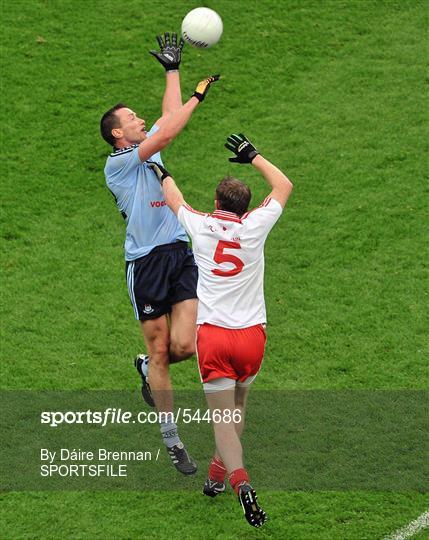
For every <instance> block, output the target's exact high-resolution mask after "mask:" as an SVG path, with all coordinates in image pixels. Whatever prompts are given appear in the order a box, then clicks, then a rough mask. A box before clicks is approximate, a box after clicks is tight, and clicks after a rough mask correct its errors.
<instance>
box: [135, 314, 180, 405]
mask: <svg viewBox="0 0 429 540" xmlns="http://www.w3.org/2000/svg"><path fill="white" fill-rule="evenodd" d="M141 328H142V332H143V337H144V340H145V343H146V350H147V354H148V356H149V357H150V362H149V363H148V372H147V374H148V379H149V380H150V386H151V390H152V396H153V399H154V401H155V405H156V408H157V410H158V411H159V412H161V411H167V412H168V411H172V410H173V388H172V385H171V379H170V373H169V352H168V351H169V348H170V331H169V327H168V320H167V316H166V315H163V316H162V317H158V318H157V319H149V320H145V321H141Z"/></svg>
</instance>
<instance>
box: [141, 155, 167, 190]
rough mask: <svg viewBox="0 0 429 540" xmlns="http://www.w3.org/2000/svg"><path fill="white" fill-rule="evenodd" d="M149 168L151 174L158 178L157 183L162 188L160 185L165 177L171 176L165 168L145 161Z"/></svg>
mask: <svg viewBox="0 0 429 540" xmlns="http://www.w3.org/2000/svg"><path fill="white" fill-rule="evenodd" d="M146 163H147V164H148V165H149V167H150V168H151V169H152V170H153V172H154V173H155V174H156V176H157V177H158V181H159V183H160V184H161V186H162V183H163V182H164V180H165V179H166V178H167V176H171V174H170V173H169V172H168V171H167V169H166V168H165V167H163V166H162V165H160V164H159V163H155V162H154V161H147V162H146Z"/></svg>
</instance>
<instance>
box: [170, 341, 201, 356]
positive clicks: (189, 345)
mask: <svg viewBox="0 0 429 540" xmlns="http://www.w3.org/2000/svg"><path fill="white" fill-rule="evenodd" d="M170 352H171V354H172V355H173V356H175V357H176V358H180V359H183V360H184V359H185V358H189V357H191V356H192V355H193V354H195V342H193V341H173V342H172V343H171V347H170Z"/></svg>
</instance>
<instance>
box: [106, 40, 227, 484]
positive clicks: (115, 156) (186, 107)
mask: <svg viewBox="0 0 429 540" xmlns="http://www.w3.org/2000/svg"><path fill="white" fill-rule="evenodd" d="M157 40H158V44H159V47H160V51H159V52H158V51H150V53H151V54H152V55H153V56H154V57H155V58H156V59H157V60H158V61H159V62H160V64H162V66H163V67H164V68H165V70H166V87H165V92H164V96H163V100H162V116H161V118H159V120H157V121H156V122H155V125H154V126H153V127H152V129H151V130H150V131H149V132H147V131H146V123H145V121H144V120H143V119H142V118H139V117H138V116H137V114H136V113H135V112H134V111H133V110H132V109H130V108H129V107H128V106H127V105H125V104H124V103H118V104H117V105H115V106H114V107H112V108H111V109H109V110H108V111H107V112H106V113H105V114H104V115H103V117H102V119H101V122H100V131H101V135H102V137H103V138H104V140H105V141H106V142H107V143H108V144H110V145H111V146H113V151H112V153H111V154H110V156H109V157H108V158H107V162H106V167H105V169H104V172H105V176H106V183H107V186H108V188H109V190H110V191H111V192H112V194H113V196H114V197H115V201H116V204H117V206H118V209H119V210H120V212H121V213H122V216H123V218H124V219H125V223H126V238H125V261H126V263H125V265H126V279H127V286H128V292H129V296H130V299H131V304H132V306H133V309H134V314H135V317H136V319H138V320H140V324H141V328H142V331H143V336H144V339H145V343H146V348H147V353H148V354H147V356H146V355H140V356H139V357H137V358H136V359H135V366H136V368H137V371H138V372H139V375H140V376H141V379H142V395H143V398H144V399H145V401H146V402H147V403H149V404H150V405H152V406H153V405H155V406H156V408H157V410H158V411H159V412H162V413H170V414H165V415H163V418H162V419H161V420H160V425H161V433H162V436H163V440H164V442H165V444H166V447H167V451H168V453H169V455H170V457H171V460H172V462H173V464H174V466H175V467H176V468H177V469H178V470H179V471H180V472H181V473H183V474H186V475H188V474H194V473H195V472H196V470H197V467H196V464H195V462H194V460H193V459H192V458H191V457H190V456H189V454H188V452H187V450H186V448H185V447H184V445H183V443H182V441H181V440H180V438H179V435H178V432H177V426H176V424H175V423H174V417H173V390H172V384H171V379H170V375H169V364H170V363H173V362H179V361H181V360H185V359H186V358H189V357H190V356H192V355H193V354H194V353H195V330H196V324H195V321H196V311H197V294H196V286H197V279H198V272H197V267H196V264H195V261H194V258H193V254H192V251H191V249H190V248H189V247H188V236H187V234H186V232H185V230H184V229H183V227H182V226H181V225H180V224H179V222H178V220H177V218H176V216H175V215H174V213H173V212H172V211H171V210H170V209H169V208H168V206H167V205H166V203H165V200H164V196H163V193H162V189H161V186H160V185H159V182H158V179H157V176H156V175H155V173H154V172H153V171H152V170H151V169H150V168H149V166H148V162H151V161H152V162H156V163H160V164H161V165H162V160H161V155H160V151H161V150H162V149H163V148H164V147H165V146H167V145H168V144H169V143H170V142H171V141H172V140H173V139H174V138H175V137H176V136H177V135H178V134H179V133H180V132H181V131H182V129H183V128H184V127H185V125H186V124H187V123H188V121H189V120H190V118H191V115H192V113H193V111H194V110H195V109H196V108H197V106H198V105H199V104H200V103H201V102H202V101H203V100H204V98H205V96H206V94H207V92H208V90H209V88H210V85H211V84H212V83H213V82H215V81H217V80H218V79H219V76H218V75H214V76H212V77H208V78H207V79H204V80H203V81H201V82H200V83H198V85H197V87H196V89H195V92H194V93H193V94H192V96H191V98H190V99H189V100H188V101H187V102H186V103H185V104H182V97H181V90H180V78H179V65H180V62H181V55H182V49H183V40H182V39H181V40H180V42H179V43H177V35H176V34H172V36H171V39H170V35H169V34H168V33H166V34H164V38H162V37H161V36H157ZM149 380H150V387H149V384H148V381H149Z"/></svg>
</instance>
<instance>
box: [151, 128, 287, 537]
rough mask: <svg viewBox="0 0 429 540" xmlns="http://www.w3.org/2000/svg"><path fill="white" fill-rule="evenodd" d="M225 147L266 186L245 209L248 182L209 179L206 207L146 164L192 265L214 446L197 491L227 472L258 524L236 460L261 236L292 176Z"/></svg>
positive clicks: (254, 361) (233, 142)
mask: <svg viewBox="0 0 429 540" xmlns="http://www.w3.org/2000/svg"><path fill="white" fill-rule="evenodd" d="M225 146H226V147H227V148H228V149H229V150H231V151H232V152H233V153H234V154H235V157H232V158H230V161H231V162H236V163H251V164H252V165H253V167H254V168H255V169H257V170H258V171H259V172H260V173H261V174H262V176H263V177H264V178H265V180H266V181H267V182H268V184H269V185H270V187H271V193H270V194H269V195H268V197H267V198H266V199H265V200H264V201H263V202H262V204H261V205H260V206H259V207H257V208H255V209H253V210H251V211H248V206H249V203H250V198H251V192H250V189H249V187H248V186H247V185H245V184H243V183H242V182H240V181H239V180H237V179H235V178H232V177H227V178H224V179H223V180H222V181H221V182H220V184H219V185H218V186H217V188H216V200H215V208H216V209H215V211H214V212H213V213H211V214H209V213H204V212H199V211H197V210H194V209H193V208H191V207H190V206H189V205H188V204H187V203H186V202H185V200H184V198H183V195H182V193H181V192H180V190H179V189H178V187H177V186H176V184H175V182H174V180H173V178H171V176H170V174H169V173H168V171H166V169H165V168H164V167H163V166H162V165H160V164H157V163H153V164H152V165H150V166H151V167H152V168H153V170H154V171H155V172H156V174H157V176H158V178H159V180H160V182H161V184H162V187H163V192H164V197H165V200H166V202H167V204H168V206H169V207H170V208H171V209H172V210H173V212H175V213H176V214H177V216H178V219H179V222H180V223H181V224H182V225H183V227H184V228H185V229H186V231H187V232H188V234H189V235H190V236H191V238H192V247H193V251H194V256H195V260H196V262H197V265H198V272H199V278H198V286H197V294H198V299H199V304H198V314H197V356H198V365H199V369H200V375H201V380H202V382H203V385H204V391H205V394H206V398H207V402H208V405H209V407H210V409H211V410H212V411H214V410H217V411H220V417H219V416H218V417H217V419H218V420H219V419H220V421H213V427H214V434H215V441H216V450H215V454H214V457H213V459H212V462H211V464H210V467H209V477H208V480H207V481H206V483H205V485H204V490H203V492H204V494H205V495H209V496H211V497H214V496H216V495H217V494H219V493H221V492H222V491H224V490H225V476H226V474H228V477H229V482H230V484H231V486H232V488H233V489H234V491H235V492H236V494H237V495H238V499H239V501H240V504H241V505H242V507H243V510H244V514H245V517H246V519H247V521H248V522H249V523H250V524H251V525H252V526H254V527H260V526H261V525H263V523H264V522H265V520H266V514H265V512H264V511H263V510H262V509H261V508H260V506H259V505H258V502H257V497H256V493H255V491H254V490H253V488H252V486H251V485H250V483H249V476H248V474H247V471H246V469H245V468H244V466H243V458H242V446H241V442H240V436H241V434H242V432H243V426H244V415H245V408H246V400H247V395H248V391H249V386H250V384H251V383H252V381H253V380H254V379H255V377H256V375H257V373H258V371H259V369H260V366H261V362H262V359H263V355H264V349H265V342H266V335H265V325H266V313H265V302H264V291H263V282H264V243H265V240H266V238H267V236H268V233H269V232H270V230H271V229H272V227H273V226H274V224H275V223H276V221H277V220H278V218H279V217H280V215H281V213H282V211H283V207H284V206H285V204H286V202H287V200H288V198H289V195H290V193H291V191H292V183H291V182H290V181H289V179H288V178H287V177H286V176H285V175H284V174H283V173H282V172H281V171H280V170H279V169H278V168H277V167H276V166H274V165H273V164H272V163H270V162H269V161H268V160H267V159H265V158H264V157H262V156H261V155H260V154H259V153H258V152H257V150H256V149H255V147H254V146H253V145H252V144H251V142H250V141H249V140H248V139H247V138H246V137H245V136H244V135H242V134H240V135H231V136H230V137H228V140H227V144H226V145H225ZM231 420H232V421H231Z"/></svg>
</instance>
